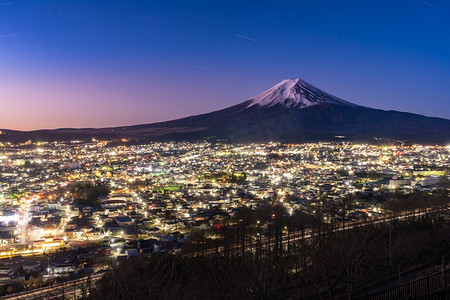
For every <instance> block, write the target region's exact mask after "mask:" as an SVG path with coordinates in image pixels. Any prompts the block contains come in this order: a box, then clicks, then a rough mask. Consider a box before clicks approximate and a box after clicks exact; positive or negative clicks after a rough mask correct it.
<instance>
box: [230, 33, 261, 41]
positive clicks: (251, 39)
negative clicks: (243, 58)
mask: <svg viewBox="0 0 450 300" xmlns="http://www.w3.org/2000/svg"><path fill="white" fill-rule="evenodd" d="M234 35H235V36H237V37H238V38H241V39H245V40H248V41H252V42H258V40H255V39H253V38H251V37H248V36H245V35H240V34H237V33H235V34H234Z"/></svg>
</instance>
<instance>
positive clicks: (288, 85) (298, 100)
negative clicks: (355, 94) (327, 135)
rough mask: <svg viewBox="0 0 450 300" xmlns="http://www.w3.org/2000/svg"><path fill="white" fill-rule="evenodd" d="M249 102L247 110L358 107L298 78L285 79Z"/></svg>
mask: <svg viewBox="0 0 450 300" xmlns="http://www.w3.org/2000/svg"><path fill="white" fill-rule="evenodd" d="M250 100H251V103H250V104H249V105H248V106H247V108H249V107H253V106H259V107H271V106H274V105H277V104H280V105H283V106H285V107H286V108H297V109H299V108H305V107H308V106H313V105H317V104H320V103H331V104H337V105H344V106H358V105H356V104H353V103H350V102H347V101H345V100H342V99H340V98H338V97H335V96H333V95H331V94H328V93H326V92H324V91H322V90H320V89H318V88H316V87H314V86H312V85H311V84H309V83H307V82H305V81H303V80H301V79H300V78H290V79H285V80H283V81H281V82H280V83H278V84H276V85H275V86H273V87H272V88H270V89H268V90H267V91H264V92H262V93H261V94H259V95H257V96H255V97H253V98H252V99H250Z"/></svg>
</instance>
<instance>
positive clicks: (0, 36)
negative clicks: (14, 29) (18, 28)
mask: <svg viewBox="0 0 450 300" xmlns="http://www.w3.org/2000/svg"><path fill="white" fill-rule="evenodd" d="M13 36H18V34H17V33H9V34H0V39H1V38H9V37H13Z"/></svg>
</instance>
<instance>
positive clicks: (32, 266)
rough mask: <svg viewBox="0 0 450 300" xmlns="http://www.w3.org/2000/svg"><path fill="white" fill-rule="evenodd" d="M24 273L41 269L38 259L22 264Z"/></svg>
mask: <svg viewBox="0 0 450 300" xmlns="http://www.w3.org/2000/svg"><path fill="white" fill-rule="evenodd" d="M22 268H23V270H24V271H25V273H36V272H40V271H41V263H40V262H39V261H34V262H29V263H26V264H24V265H23V266H22Z"/></svg>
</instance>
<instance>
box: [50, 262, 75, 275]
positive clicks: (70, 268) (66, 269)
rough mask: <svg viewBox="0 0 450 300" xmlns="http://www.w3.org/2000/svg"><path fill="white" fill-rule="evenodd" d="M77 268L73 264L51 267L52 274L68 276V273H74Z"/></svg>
mask: <svg viewBox="0 0 450 300" xmlns="http://www.w3.org/2000/svg"><path fill="white" fill-rule="evenodd" d="M76 270H77V267H76V265H75V264H73V263H68V264H58V265H55V266H54V267H53V270H52V272H53V273H54V274H68V273H73V272H76Z"/></svg>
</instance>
